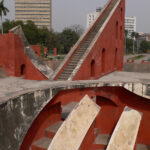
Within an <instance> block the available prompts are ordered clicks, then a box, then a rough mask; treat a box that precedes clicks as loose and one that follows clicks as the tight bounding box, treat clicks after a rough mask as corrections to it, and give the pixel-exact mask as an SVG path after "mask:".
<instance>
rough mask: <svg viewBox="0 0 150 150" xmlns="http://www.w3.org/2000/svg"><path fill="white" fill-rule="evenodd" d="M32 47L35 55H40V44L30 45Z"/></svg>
mask: <svg viewBox="0 0 150 150" xmlns="http://www.w3.org/2000/svg"><path fill="white" fill-rule="evenodd" d="M32 49H33V50H34V51H35V53H36V54H37V56H38V57H39V58H40V57H41V46H40V45H32Z"/></svg>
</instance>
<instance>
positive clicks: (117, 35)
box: [116, 21, 118, 39]
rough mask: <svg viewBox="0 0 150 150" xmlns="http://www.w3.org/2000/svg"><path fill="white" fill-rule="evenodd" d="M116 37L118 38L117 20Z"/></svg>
mask: <svg viewBox="0 0 150 150" xmlns="http://www.w3.org/2000/svg"><path fill="white" fill-rule="evenodd" d="M116 39H118V21H117V22H116Z"/></svg>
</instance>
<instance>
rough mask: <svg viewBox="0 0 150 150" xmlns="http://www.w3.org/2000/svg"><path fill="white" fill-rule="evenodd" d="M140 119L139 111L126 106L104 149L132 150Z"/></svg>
mask: <svg viewBox="0 0 150 150" xmlns="http://www.w3.org/2000/svg"><path fill="white" fill-rule="evenodd" d="M141 119H142V115H141V113H139V112H138V111H136V110H133V109H131V108H128V107H126V108H125V109H124V112H123V113H122V115H121V117H120V119H119V121H118V123H117V125H116V127H115V130H114V132H113V135H112V137H111V139H110V141H109V144H108V146H107V149H106V150H134V146H135V142H136V138H137V134H138V131H139V126H140V123H141ZM141 150H143V149H141Z"/></svg>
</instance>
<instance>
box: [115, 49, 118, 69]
mask: <svg viewBox="0 0 150 150" xmlns="http://www.w3.org/2000/svg"><path fill="white" fill-rule="evenodd" d="M117 53H118V49H117V48H116V49H115V57H114V68H117Z"/></svg>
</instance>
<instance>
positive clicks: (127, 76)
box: [0, 71, 150, 102]
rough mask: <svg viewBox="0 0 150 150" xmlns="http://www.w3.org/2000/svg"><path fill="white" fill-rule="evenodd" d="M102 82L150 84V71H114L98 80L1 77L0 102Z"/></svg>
mask: <svg viewBox="0 0 150 150" xmlns="http://www.w3.org/2000/svg"><path fill="white" fill-rule="evenodd" d="M101 83H143V84H150V73H134V72H119V71H117V72H113V73H110V74H108V75H105V76H104V77H102V78H100V79H98V80H83V81H33V80H25V79H22V78H16V77H7V78H1V79H0V102H1V99H2V98H4V97H14V96H15V95H20V94H23V93H26V92H31V91H35V90H41V89H46V88H55V87H58V88H59V87H64V88H65V87H71V86H75V87H78V85H81V86H82V85H84V86H86V87H88V86H89V87H91V86H92V85H93V84H101Z"/></svg>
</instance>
